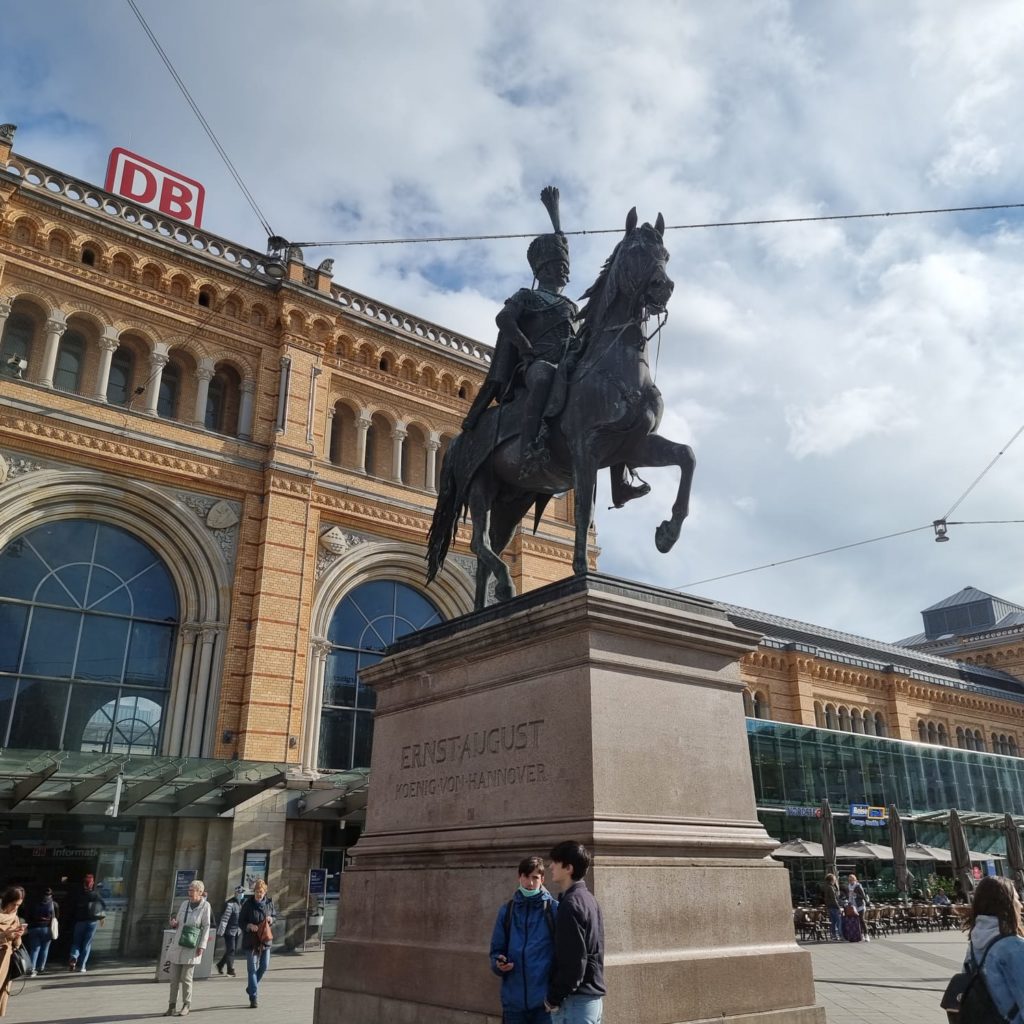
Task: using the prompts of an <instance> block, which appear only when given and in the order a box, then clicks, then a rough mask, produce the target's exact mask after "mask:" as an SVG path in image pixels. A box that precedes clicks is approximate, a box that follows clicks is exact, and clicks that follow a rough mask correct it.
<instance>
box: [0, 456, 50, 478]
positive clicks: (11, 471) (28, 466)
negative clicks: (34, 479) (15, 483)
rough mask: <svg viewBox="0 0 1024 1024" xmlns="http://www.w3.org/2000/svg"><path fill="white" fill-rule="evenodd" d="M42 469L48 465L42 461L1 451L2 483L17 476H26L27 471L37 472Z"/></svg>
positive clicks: (0, 471) (0, 470) (0, 475)
mask: <svg viewBox="0 0 1024 1024" xmlns="http://www.w3.org/2000/svg"><path fill="white" fill-rule="evenodd" d="M41 469H46V466H44V465H43V464H42V463H40V462H35V461H33V460H32V459H26V458H23V457H22V456H21V455H12V454H10V453H8V454H6V455H4V454H3V453H2V452H0V484H4V483H7V482H8V481H9V480H13V479H15V477H19V476H24V475H25V474H26V473H36V472H38V471H39V470H41Z"/></svg>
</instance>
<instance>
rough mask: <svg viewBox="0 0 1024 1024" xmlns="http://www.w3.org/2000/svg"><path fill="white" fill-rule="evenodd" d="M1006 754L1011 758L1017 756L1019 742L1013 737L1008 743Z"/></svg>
mask: <svg viewBox="0 0 1024 1024" xmlns="http://www.w3.org/2000/svg"><path fill="white" fill-rule="evenodd" d="M1006 752H1007V753H1008V754H1009V755H1010V756H1011V757H1016V756H1017V741H1016V740H1015V739H1014V738H1013V737H1012V736H1011V737H1010V738H1009V739H1008V740H1007V741H1006Z"/></svg>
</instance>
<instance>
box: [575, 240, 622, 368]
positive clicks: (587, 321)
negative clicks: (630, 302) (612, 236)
mask: <svg viewBox="0 0 1024 1024" xmlns="http://www.w3.org/2000/svg"><path fill="white" fill-rule="evenodd" d="M623 241H625V239H621V240H620V241H619V243H618V244H617V245H616V246H615V248H614V249H612V253H611V255H610V256H609V257H608V259H606V260H605V261H604V266H603V267H602V268H601V273H600V274H598V275H597V280H596V281H595V282H594V283H593V284H592V285H591V286H590V287H589V288H588V289H587V290H586V291H585V292H584V293H583V294H582V295H581V296H580V301H581V302H583V301H585V305H584V306H583V308H582V309H581V310H580V329H579V332H578V333H577V338H578V339H579V344H580V347H581V348H586V346H587V343H588V342H589V341H590V338H591V336H592V335H593V334H594V331H595V328H596V326H597V325H598V324H600V323H601V321H602V320H603V319H604V316H605V314H606V313H607V312H608V307H609V305H611V301H612V298H613V297H614V296H613V294H612V292H613V289H611V288H609V287H608V283H609V279H610V278H611V271H612V265H613V264H614V263H615V257H616V256H618V254H619V249H621V248H622V242H623Z"/></svg>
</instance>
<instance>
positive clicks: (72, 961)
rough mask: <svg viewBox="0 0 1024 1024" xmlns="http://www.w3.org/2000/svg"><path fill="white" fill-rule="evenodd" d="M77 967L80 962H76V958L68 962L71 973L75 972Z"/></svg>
mask: <svg viewBox="0 0 1024 1024" xmlns="http://www.w3.org/2000/svg"><path fill="white" fill-rule="evenodd" d="M77 966H78V960H76V959H75V957H72V958H71V959H70V960H69V961H68V970H69V971H73V970H74V969H75V968H76V967H77Z"/></svg>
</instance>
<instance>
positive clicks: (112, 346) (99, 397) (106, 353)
mask: <svg viewBox="0 0 1024 1024" xmlns="http://www.w3.org/2000/svg"><path fill="white" fill-rule="evenodd" d="M99 344H100V365H99V369H97V371H96V394H95V395H94V396H93V397H94V398H95V399H96V401H97V402H105V401H106V400H107V387H108V385H109V384H110V362H111V360H112V359H113V358H114V353H115V352H116V351H117V350H118V347H119V346H120V344H121V342H120V340H119V339H118V337H117V331H116V330H114V328H113V327H104V328H103V333H102V334H101V335H100V340H99Z"/></svg>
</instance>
